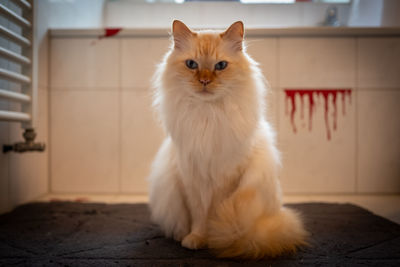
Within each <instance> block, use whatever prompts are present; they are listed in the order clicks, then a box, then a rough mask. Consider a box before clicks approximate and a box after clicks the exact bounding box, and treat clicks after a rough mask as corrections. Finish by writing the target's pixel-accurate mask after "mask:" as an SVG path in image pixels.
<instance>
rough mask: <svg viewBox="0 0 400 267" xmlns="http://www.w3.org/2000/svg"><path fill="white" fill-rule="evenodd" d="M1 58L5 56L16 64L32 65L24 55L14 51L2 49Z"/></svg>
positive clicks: (0, 48)
mask: <svg viewBox="0 0 400 267" xmlns="http://www.w3.org/2000/svg"><path fill="white" fill-rule="evenodd" d="M0 56H3V57H5V58H7V59H10V60H12V61H14V62H16V63H20V64H25V65H29V64H31V60H30V59H29V58H27V57H24V56H23V55H20V54H17V53H15V52H13V51H10V50H8V49H6V48H4V47H0Z"/></svg>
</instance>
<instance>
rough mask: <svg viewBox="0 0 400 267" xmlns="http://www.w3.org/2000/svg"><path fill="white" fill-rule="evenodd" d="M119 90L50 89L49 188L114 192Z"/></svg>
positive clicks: (59, 190) (116, 185)
mask: <svg viewBox="0 0 400 267" xmlns="http://www.w3.org/2000/svg"><path fill="white" fill-rule="evenodd" d="M118 94H119V93H117V92H110V91H96V90H88V91H69V90H65V91H53V92H51V110H50V112H51V113H50V114H51V117H50V125H51V137H50V138H51V143H50V144H51V148H50V149H51V186H52V188H51V190H52V192H66V193H69V192H75V193H80V192H110V193H111V192H117V191H118V183H119V181H118V179H119V169H118V165H119V113H118V109H119V107H118Z"/></svg>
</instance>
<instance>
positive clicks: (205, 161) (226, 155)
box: [168, 102, 257, 179]
mask: <svg viewBox="0 0 400 267" xmlns="http://www.w3.org/2000/svg"><path fill="white" fill-rule="evenodd" d="M171 108H172V107H171ZM249 111H250V110H247V109H246V108H244V107H242V106H240V105H238V104H236V103H234V102H220V103H214V102H212V103H208V102H195V103H191V102H181V103H178V104H177V105H176V106H175V109H174V115H173V116H171V117H170V118H168V130H169V133H170V135H171V137H172V140H173V142H174V144H175V147H176V150H177V154H178V158H179V165H180V169H181V170H182V171H183V172H184V173H185V174H186V175H192V174H193V175H194V174H195V175H196V176H202V177H203V178H205V179H214V178H217V179H218V177H221V176H225V175H230V173H231V172H234V171H235V169H237V167H238V165H240V164H241V162H243V160H244V159H245V157H246V154H247V152H248V150H249V147H250V144H251V135H252V134H253V132H254V128H255V125H256V120H257V118H256V117H257V116H256V114H251V112H249Z"/></svg>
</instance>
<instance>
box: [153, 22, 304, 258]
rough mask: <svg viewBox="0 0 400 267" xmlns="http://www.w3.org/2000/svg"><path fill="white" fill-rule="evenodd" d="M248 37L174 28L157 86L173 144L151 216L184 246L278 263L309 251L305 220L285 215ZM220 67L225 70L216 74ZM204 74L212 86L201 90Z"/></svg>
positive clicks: (158, 173)
mask: <svg viewBox="0 0 400 267" xmlns="http://www.w3.org/2000/svg"><path fill="white" fill-rule="evenodd" d="M242 38H243V24H242V23H241V22H236V23H234V24H233V25H232V26H231V27H230V28H229V29H228V30H226V31H225V32H223V33H220V32H216V31H199V32H193V31H191V30H190V29H188V28H187V27H186V26H185V25H184V24H183V23H182V22H179V21H174V24H173V46H172V47H171V49H170V51H169V52H168V53H167V54H166V56H165V57H164V60H163V61H162V63H161V64H160V65H159V67H158V70H157V72H156V74H155V81H154V84H155V89H156V90H155V97H154V105H155V107H156V109H157V111H158V114H159V116H160V119H161V122H162V124H163V127H164V129H165V131H166V133H167V138H166V139H165V141H164V143H163V145H162V146H161V148H160V150H159V152H158V154H157V156H156V158H155V159H154V162H153V165H152V171H151V174H150V176H149V182H150V208H151V214H152V219H153V220H154V221H155V222H156V223H158V224H159V225H160V227H161V228H162V230H163V231H164V232H165V234H166V236H168V237H172V238H174V239H175V240H177V241H180V242H181V243H182V246H184V247H187V248H190V249H198V248H204V247H208V248H210V249H213V250H214V251H215V252H216V253H217V255H218V256H221V257H243V258H260V257H264V256H277V255H279V254H281V253H283V252H285V251H295V249H296V248H297V247H298V246H299V245H302V244H305V242H306V241H305V239H306V236H307V232H306V231H305V230H304V227H303V224H302V221H301V219H300V217H299V215H298V214H297V213H296V212H294V211H292V210H290V209H288V208H284V207H282V200H281V191H280V185H279V181H278V172H279V169H280V165H281V163H280V157H279V152H278V150H277V149H276V146H275V136H274V135H275V134H274V131H273V130H272V128H271V127H270V125H269V123H268V122H267V121H266V120H265V118H264V110H265V103H264V99H265V92H266V87H265V82H264V78H263V76H262V74H261V72H260V70H259V68H258V67H257V64H256V62H255V61H253V60H252V59H251V58H250V57H249V56H248V55H247V54H246V52H245V48H244V47H243V45H242V44H243V42H242ZM187 59H193V60H196V62H198V64H199V66H198V68H197V70H192V69H189V68H188V67H187V66H186V65H185V61H186V60H187ZM221 60H226V61H227V62H228V66H227V67H226V69H224V70H218V71H217V70H214V66H215V64H216V63H217V62H219V61H221ZM204 75H205V76H206V77H207V78H208V79H209V80H210V81H211V82H210V84H209V85H207V87H205V86H203V85H202V84H201V83H200V82H199V79H200V78H199V77H203V76H204ZM205 91H206V92H205Z"/></svg>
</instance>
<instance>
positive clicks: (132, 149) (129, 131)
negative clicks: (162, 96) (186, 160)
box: [121, 91, 164, 193]
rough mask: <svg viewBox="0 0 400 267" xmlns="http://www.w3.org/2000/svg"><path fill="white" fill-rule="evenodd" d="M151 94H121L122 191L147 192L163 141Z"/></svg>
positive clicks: (127, 92) (125, 92)
mask: <svg viewBox="0 0 400 267" xmlns="http://www.w3.org/2000/svg"><path fill="white" fill-rule="evenodd" d="M163 136H164V135H163V131H162V129H161V127H160V126H159V124H158V122H157V119H156V115H155V113H154V112H153V110H152V109H151V98H150V93H149V92H146V91H144V92H133V91H123V92H122V116H121V143H122V147H121V149H122V150H121V155H122V156H121V176H122V178H121V191H122V192H135V193H143V192H147V181H146V178H147V176H148V175H149V171H150V165H151V162H152V160H153V158H154V156H155V154H156V153H157V151H158V148H159V146H160V145H161V142H162V140H163Z"/></svg>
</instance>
